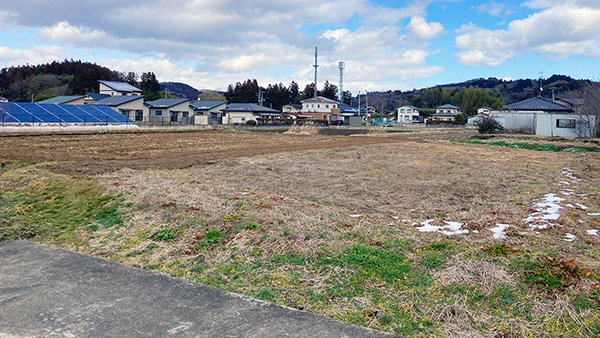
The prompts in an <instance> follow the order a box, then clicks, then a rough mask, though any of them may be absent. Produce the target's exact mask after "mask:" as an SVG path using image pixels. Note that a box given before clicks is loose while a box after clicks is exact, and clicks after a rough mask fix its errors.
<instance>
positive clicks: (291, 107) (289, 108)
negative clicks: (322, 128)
mask: <svg viewBox="0 0 600 338" xmlns="http://www.w3.org/2000/svg"><path fill="white" fill-rule="evenodd" d="M301 111H302V105H301V104H286V105H285V106H283V107H281V112H282V113H284V114H297V113H300V112H301Z"/></svg>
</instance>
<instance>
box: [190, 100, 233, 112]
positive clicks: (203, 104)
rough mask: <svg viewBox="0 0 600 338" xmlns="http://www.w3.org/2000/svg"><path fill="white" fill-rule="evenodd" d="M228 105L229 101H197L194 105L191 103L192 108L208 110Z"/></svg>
mask: <svg viewBox="0 0 600 338" xmlns="http://www.w3.org/2000/svg"><path fill="white" fill-rule="evenodd" d="M226 103H227V101H196V102H194V103H191V104H190V106H191V107H192V108H194V109H201V110H204V109H207V110H208V109H213V108H215V107H218V106H220V105H222V104H226Z"/></svg>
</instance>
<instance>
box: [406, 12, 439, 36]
mask: <svg viewBox="0 0 600 338" xmlns="http://www.w3.org/2000/svg"><path fill="white" fill-rule="evenodd" d="M408 29H410V30H411V32H412V33H413V34H415V35H416V36H418V37H420V38H422V39H433V38H436V37H438V36H439V35H440V34H442V33H443V32H444V26H442V24H441V23H439V22H430V23H427V21H426V20H425V18H424V17H422V16H413V17H412V18H410V23H409V24H408Z"/></svg>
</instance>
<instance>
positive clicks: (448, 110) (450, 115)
mask: <svg viewBox="0 0 600 338" xmlns="http://www.w3.org/2000/svg"><path fill="white" fill-rule="evenodd" d="M459 109H460V108H459V107H457V106H453V105H451V104H445V105H443V106H439V107H435V114H433V115H431V119H432V120H433V121H445V122H452V121H456V117H457V116H458V114H462V112H460V111H459Z"/></svg>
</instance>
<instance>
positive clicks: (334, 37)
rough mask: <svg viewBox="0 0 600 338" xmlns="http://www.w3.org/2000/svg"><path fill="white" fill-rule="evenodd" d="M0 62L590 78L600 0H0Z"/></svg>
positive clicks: (360, 75)
mask: <svg viewBox="0 0 600 338" xmlns="http://www.w3.org/2000/svg"><path fill="white" fill-rule="evenodd" d="M0 4H2V6H0V68H3V67H9V66H17V65H24V64H40V63H47V62H52V61H54V60H59V61H60V60H64V59H74V60H82V61H88V62H95V63H97V64H99V65H102V66H106V67H109V68H111V69H114V70H118V71H121V72H129V71H134V72H136V73H138V74H141V73H142V72H150V71H151V72H154V73H155V74H156V76H157V78H158V80H159V81H161V82H166V81H173V82H183V83H187V84H189V85H191V86H193V87H195V88H198V89H213V90H226V89H227V86H228V85H229V84H232V83H235V82H238V81H239V82H243V81H244V80H245V79H257V80H258V82H259V84H260V85H262V86H266V85H267V84H269V83H273V84H274V83H280V82H281V83H283V84H284V85H288V84H289V83H290V82H291V81H292V80H293V81H296V82H298V83H299V84H300V86H301V88H303V87H304V85H306V84H307V83H311V82H313V80H314V68H313V67H312V65H313V64H314V48H315V46H316V47H318V49H319V61H318V64H319V68H318V72H319V76H318V86H319V88H320V87H322V85H323V82H324V81H325V80H328V81H329V82H332V83H334V84H336V85H338V83H339V70H338V62H339V61H344V62H345V64H346V67H345V70H344V89H345V90H350V91H351V92H352V93H353V94H355V95H356V93H357V92H359V91H360V92H365V91H381V90H411V89H414V88H424V87H429V86H435V85H438V84H445V83H453V82H461V81H465V80H469V79H473V78H480V77H484V78H487V77H497V78H505V79H519V78H538V77H540V76H541V77H542V78H544V77H549V76H551V75H552V74H565V75H569V76H572V77H574V78H578V79H581V78H585V79H595V80H598V79H600V0H529V1H508V0H405V1H394V0H329V1H325V0H323V1H312V0H262V1H257V0H245V1H239V0H238V1H236V0H217V1H215V0H188V1H185V0H137V1H134V0H95V1H88V0H19V1H14V0H0Z"/></svg>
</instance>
